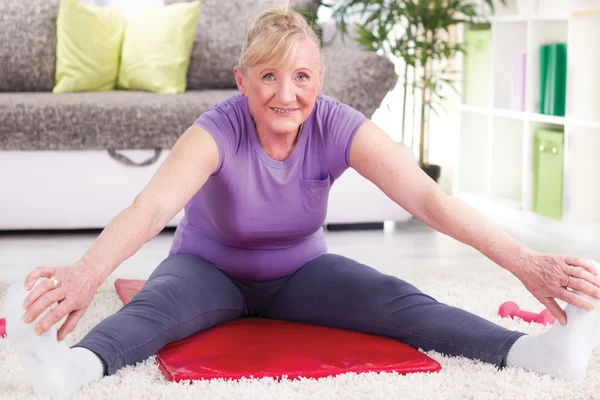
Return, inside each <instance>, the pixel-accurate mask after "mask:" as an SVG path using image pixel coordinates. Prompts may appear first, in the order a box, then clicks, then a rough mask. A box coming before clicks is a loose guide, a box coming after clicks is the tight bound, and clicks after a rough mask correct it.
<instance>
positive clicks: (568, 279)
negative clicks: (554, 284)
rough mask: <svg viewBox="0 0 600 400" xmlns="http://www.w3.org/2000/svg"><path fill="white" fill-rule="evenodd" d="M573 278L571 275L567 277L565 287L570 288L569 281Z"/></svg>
mask: <svg viewBox="0 0 600 400" xmlns="http://www.w3.org/2000/svg"><path fill="white" fill-rule="evenodd" d="M571 278H572V276H571V275H569V277H568V278H567V281H566V282H565V289H568V288H569V282H571Z"/></svg>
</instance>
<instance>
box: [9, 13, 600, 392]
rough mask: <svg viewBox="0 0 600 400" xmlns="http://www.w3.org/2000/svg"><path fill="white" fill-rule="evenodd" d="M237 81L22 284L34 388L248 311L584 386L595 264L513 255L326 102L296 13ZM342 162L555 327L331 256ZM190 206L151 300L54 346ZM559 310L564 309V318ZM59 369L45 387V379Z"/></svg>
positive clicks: (264, 21) (21, 346)
mask: <svg viewBox="0 0 600 400" xmlns="http://www.w3.org/2000/svg"><path fill="white" fill-rule="evenodd" d="M234 73H235V78H236V81H237V85H238V88H239V91H240V93H239V94H237V95H235V96H232V97H230V98H228V99H226V100H224V101H222V102H220V103H218V104H216V105H215V106H213V107H212V108H210V109H209V110H208V111H207V112H206V113H204V114H202V115H201V116H200V117H199V118H198V120H197V121H196V122H195V123H194V124H193V126H192V127H190V128H189V129H188V130H187V131H186V132H185V133H184V134H183V135H182V137H181V138H180V139H179V141H178V142H177V144H176V145H175V146H174V148H173V150H172V152H171V153H170V155H169V157H168V158H167V159H166V160H165V162H164V163H163V165H161V167H160V169H159V170H158V171H157V173H156V174H155V176H154V177H153V178H152V180H151V181H150V183H149V184H148V185H147V187H145V188H144V190H143V191H142V192H141V193H140V194H139V195H138V196H137V197H136V199H135V201H134V203H133V204H132V205H131V206H130V207H128V208H127V209H125V210H124V211H122V212H121V213H120V214H118V215H117V216H116V217H115V218H114V220H113V221H111V223H110V224H109V226H108V227H107V228H106V229H105V230H104V231H103V232H102V234H101V235H100V236H99V237H98V239H97V240H96V242H95V243H94V244H93V246H92V247H91V248H90V249H89V251H88V252H87V253H86V254H85V255H84V256H83V257H82V259H81V260H80V261H79V262H77V263H76V264H75V265H71V266H65V267H62V268H48V267H40V268H37V269H36V270H34V271H33V272H32V273H30V274H29V275H28V276H27V278H26V280H25V288H20V287H13V288H11V292H10V293H9V295H8V297H7V321H8V324H7V325H8V326H7V328H8V334H9V337H10V339H11V342H14V344H15V348H16V349H17V353H18V354H19V356H20V357H21V358H22V360H23V363H24V364H25V365H26V366H27V368H28V369H29V370H30V371H31V374H32V376H33V377H34V378H33V379H32V381H33V385H34V387H35V389H36V392H38V393H39V394H69V393H71V392H73V391H74V390H77V389H78V388H79V387H81V386H82V385H84V384H86V383H88V382H90V381H93V380H95V379H99V378H101V377H102V376H104V375H109V374H114V373H115V371H117V370H118V369H119V368H121V367H123V366H125V365H131V364H135V363H136V362H138V361H141V360H144V359H146V358H147V357H149V356H151V355H153V354H155V353H156V352H157V351H158V350H159V349H160V348H162V347H163V346H165V345H166V344H168V343H170V342H173V341H177V340H180V339H183V338H185V337H188V336H190V335H192V334H194V333H196V332H198V331H201V330H204V329H207V328H210V327H213V326H215V325H217V324H222V323H224V322H227V321H231V320H233V319H236V318H240V317H245V316H256V317H266V318H275V319H282V320H289V321H297V322H303V323H310V324H319V325H326V326H331V327H338V328H344V329H353V330H358V331H362V332H368V333H371V334H375V335H383V336H388V337H392V338H395V339H397V340H400V341H402V342H404V343H407V344H409V345H410V346H413V347H415V348H420V349H424V350H427V351H428V350H435V351H438V352H441V353H444V354H448V355H455V356H465V357H470V358H476V359H479V360H482V361H485V362H488V363H492V364H495V365H496V366H498V367H504V366H522V367H525V368H528V369H530V370H533V371H536V372H540V373H546V374H551V375H553V376H556V377H562V378H566V379H577V378H581V377H582V376H583V375H584V374H585V370H586V367H587V359H588V357H589V354H590V352H591V346H592V331H593V329H594V328H595V322H596V319H597V314H598V311H597V310H598V308H594V306H595V304H596V302H597V300H596V298H597V297H599V292H600V291H599V289H598V286H600V281H599V280H598V278H597V276H596V275H597V273H596V269H595V267H594V265H592V262H591V261H589V260H583V259H580V258H578V257H569V256H560V255H551V254H540V253H537V252H535V251H533V250H531V249H528V248H526V247H524V246H522V245H521V244H519V243H517V242H516V241H514V240H513V239H512V238H510V237H509V236H508V235H506V234H505V233H504V232H502V231H501V230H500V229H498V228H497V227H496V226H494V225H492V224H491V223H490V222H488V221H487V220H485V219H484V218H483V217H482V216H480V215H479V214H477V213H476V212H475V211H473V210H472V209H470V208H468V207H467V206H465V205H464V204H462V203H460V202H458V201H457V200H455V199H453V198H452V197H449V196H447V195H445V194H444V193H443V192H441V191H440V189H439V187H438V186H437V185H436V184H435V183H434V182H433V181H432V180H431V179H430V178H429V177H427V175H425V174H424V173H423V172H422V171H421V170H420V169H419V168H418V166H415V165H414V164H413V163H412V162H410V161H409V160H408V159H407V158H406V157H405V155H404V154H403V153H402V152H401V151H400V150H398V148H397V146H395V145H394V143H393V142H392V141H391V140H390V139H389V138H388V136H387V135H386V134H385V133H384V132H383V131H382V130H381V129H380V128H378V127H377V126H376V125H375V124H374V123H372V122H371V121H369V120H368V119H366V118H365V116H363V115H362V114H361V113H359V112H357V111H355V110H354V109H352V108H350V107H348V106H347V105H344V104H342V103H340V102H339V101H336V100H334V99H333V98H330V97H327V96H324V95H322V94H320V92H321V88H322V85H323V77H324V65H323V59H322V53H321V48H320V46H319V41H318V39H317V37H316V36H315V34H314V32H313V31H312V30H311V28H310V27H309V26H308V25H307V23H306V21H305V20H304V18H303V17H302V16H300V15H298V14H296V13H293V12H288V11H286V10H273V11H270V12H266V13H264V14H262V15H260V16H259V17H258V18H257V19H256V20H255V21H254V23H253V25H252V27H251V29H250V31H249V33H248V37H247V41H246V43H245V45H244V47H243V51H242V54H241V58H240V62H239V66H237V67H236V68H235V70H234ZM349 167H352V168H355V169H356V170H357V171H358V172H359V173H360V174H361V175H363V176H364V177H366V178H367V179H369V180H370V181H372V182H374V183H375V184H376V185H377V186H378V187H379V188H380V189H381V190H382V191H383V192H385V193H386V194H387V195H388V196H389V197H390V198H391V199H393V200H394V201H395V202H397V203H398V204H399V205H400V206H402V207H403V208H404V209H406V210H408V211H409V212H410V213H411V214H413V215H414V216H416V217H417V218H419V219H421V220H422V221H424V222H425V223H426V224H428V225H429V226H431V227H433V228H434V229H437V230H438V231H440V232H443V233H445V234H447V235H450V236H452V237H454V238H455V239H457V240H459V241H461V242H464V243H466V244H469V245H471V246H473V247H474V248H476V249H477V250H479V251H480V252H482V253H483V254H484V255H486V256H487V257H489V258H490V259H491V260H493V261H494V262H496V263H497V264H498V265H499V266H501V267H503V268H506V269H507V270H509V271H510V272H512V273H513V274H514V275H515V276H516V277H518V278H519V279H520V280H521V281H522V282H523V284H524V285H525V287H526V288H527V289H528V290H529V291H530V292H531V293H532V294H533V295H534V296H535V297H536V298H537V299H538V300H539V301H540V302H542V303H543V304H544V305H545V306H547V307H548V308H549V309H550V311H551V312H552V313H553V314H554V315H555V316H557V317H558V319H559V321H560V324H557V325H556V326H554V327H553V328H551V329H550V330H549V331H548V332H546V333H544V334H541V335H538V336H527V335H524V334H523V333H520V332H515V331H511V330H507V329H505V328H502V327H500V326H498V325H495V324H493V323H491V322H489V321H487V320H485V319H482V318H480V317H478V316H476V315H473V314H470V313H468V312H466V311H464V310H461V309H458V308H455V307H451V306H448V305H446V304H442V303H439V302H437V301H436V300H434V299H433V298H431V297H430V296H428V295H426V294H424V293H422V292H420V291H419V290H418V289H417V288H415V287H414V286H412V285H411V284H409V283H407V282H405V281H402V280H400V279H398V278H396V277H393V276H388V275H384V274H382V273H380V272H378V271H377V270H375V269H373V268H370V267H368V266H366V265H363V264H360V263H358V262H356V261H353V260H351V259H348V258H346V257H343V256H340V255H335V254H330V253H328V252H327V248H326V243H325V237H324V234H323V230H322V228H321V227H322V224H323V222H324V218H325V214H326V207H327V196H328V192H329V189H330V186H331V184H332V183H333V182H334V181H335V180H336V179H337V178H338V177H339V176H340V175H341V174H342V173H343V172H344V170H346V169H347V168H349ZM183 207H185V217H184V218H183V220H182V221H181V223H180V225H179V227H178V229H177V231H176V234H175V239H174V242H173V245H172V248H171V251H170V254H169V256H168V257H167V258H166V259H165V260H164V261H163V262H162V263H161V264H160V265H159V266H158V267H157V268H156V270H155V271H154V272H153V273H152V275H151V276H150V278H149V280H148V282H147V284H146V285H145V287H144V288H143V290H142V291H141V292H140V293H139V294H138V295H137V296H136V297H135V298H133V300H132V301H131V302H130V303H129V304H128V305H126V306H125V307H123V308H122V309H121V310H119V311H118V312H117V313H115V314H114V315H111V316H109V317H108V318H106V319H105V320H103V321H102V322H101V323H99V324H98V325H97V326H96V327H94V328H93V329H92V330H91V331H90V332H89V333H88V334H87V336H86V337H85V338H84V339H83V340H82V341H81V342H79V343H78V344H77V345H76V346H75V347H74V348H72V349H69V348H67V347H66V345H64V342H57V341H56V334H57V333H56V328H54V325H55V324H56V323H57V322H58V321H59V320H61V319H62V318H63V317H65V316H67V319H66V321H65V323H64V324H63V325H62V326H61V327H60V329H59V330H58V340H62V339H64V337H65V336H66V335H67V334H68V333H69V332H71V331H72V330H73V329H74V327H75V326H76V324H77V322H78V321H79V319H80V318H81V316H82V315H83V313H84V312H85V310H86V309H87V307H88V306H89V305H90V302H91V300H92V298H93V296H94V292H95V290H96V289H97V288H98V286H99V285H100V284H101V282H102V281H103V280H104V279H105V278H106V277H107V276H108V275H109V274H110V273H111V272H112V271H113V270H115V269H116V268H117V267H118V266H119V264H121V263H122V261H123V260H125V259H127V258H128V257H130V256H132V255H133V254H134V253H135V252H136V251H137V250H138V249H139V248H140V247H141V246H142V245H143V244H144V243H146V242H147V241H149V240H150V239H151V238H153V237H154V236H155V235H156V234H157V233H158V232H160V231H161V230H162V228H163V227H164V226H165V225H166V224H167V222H168V221H170V220H171V219H172V218H173V216H175V215H176V214H177V213H178V212H179V211H180V210H181V209H182V208H183ZM43 277H45V278H49V279H45V280H39V278H43ZM36 281H38V284H37V285H35V286H34V283H35V282H36ZM32 288H33V289H32ZM570 289H574V290H575V291H572V290H570ZM29 291H30V292H29ZM555 299H561V300H564V301H566V302H568V303H570V305H569V306H568V307H567V308H566V314H565V312H564V311H563V310H562V309H561V308H560V307H559V305H558V304H557V302H556V300H555ZM23 303H24V304H23ZM54 303H58V306H57V307H56V308H54V309H52V310H51V311H50V312H48V313H47V314H45V313H42V311H44V310H46V309H47V308H48V307H50V306H51V305H52V304H54ZM22 306H24V307H26V314H25V316H24V321H25V322H22V321H21V319H20V315H19V314H18V309H20V308H21V307H22ZM592 309H593V311H589V310H592ZM567 317H568V322H569V323H568V324H567V325H565V324H566V321H567ZM31 322H34V323H31ZM34 327H35V332H36V333H37V334H38V335H41V336H38V335H35V334H34V333H33V332H34ZM51 327H52V329H50V328H51ZM49 329H50V330H49ZM44 332H46V333H44ZM49 335H50V336H49ZM567 337H568V338H569V340H567ZM44 340H45V341H44ZM49 372H50V373H51V374H52V375H51V379H44V378H42V377H43V376H46V375H47V374H48V373H49Z"/></svg>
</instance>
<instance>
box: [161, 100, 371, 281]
mask: <svg viewBox="0 0 600 400" xmlns="http://www.w3.org/2000/svg"><path fill="white" fill-rule="evenodd" d="M365 120H366V118H365V116H364V115H363V114H362V113H360V112H358V111H356V110H354V109H353V108H351V107H349V106H348V105H345V104H343V103H341V102H339V101H337V100H335V99H333V98H331V97H328V96H325V95H320V96H319V97H318V98H317V101H316V103H315V106H314V108H313V110H312V112H311V114H310V115H309V117H308V119H307V120H306V121H305V123H304V128H303V130H302V135H301V136H300V139H299V141H298V143H297V144H296V147H295V148H294V149H293V151H292V153H291V154H290V156H289V157H288V158H287V159H286V160H285V161H276V160H274V159H272V158H271V157H269V156H268V155H267V153H266V152H265V151H264V149H263V148H262V147H261V145H260V143H259V142H258V140H257V138H256V134H255V131H254V126H253V124H252V118H251V116H250V111H249V108H248V100H247V99H246V98H245V97H242V96H241V95H239V94H236V95H233V96H231V97H229V98H228V99H225V100H223V101H221V102H219V103H217V104H216V105H214V106H213V107H211V108H210V109H208V110H207V111H206V112H205V113H204V114H202V115H201V116H200V117H199V118H198V119H197V120H196V122H195V123H194V125H196V126H200V127H202V128H204V129H205V130H206V131H208V132H209V133H210V134H211V136H212V137H213V138H214V140H215V142H216V143H217V146H218V148H219V155H220V157H219V166H218V168H217V170H216V171H215V172H214V173H213V174H212V175H211V176H210V177H209V179H208V180H207V182H206V183H205V184H204V186H203V187H202V188H201V189H200V190H199V191H198V192H197V193H196V194H195V195H194V197H192V199H191V200H190V201H189V202H188V204H187V205H186V206H185V214H184V217H183V218H182V220H181V221H180V223H179V226H178V227H177V230H176V232H175V238H174V241H173V244H172V247H171V249H170V251H169V255H173V254H195V255H197V256H200V257H202V258H204V259H205V260H207V261H210V262H211V263H213V264H215V265H216V266H217V267H218V268H220V269H221V270H223V271H224V272H225V273H227V274H229V275H232V276H234V277H238V278H245V279H253V280H271V279H277V278H280V277H282V276H286V275H289V274H291V273H293V272H294V271H296V270H298V269H299V268H300V267H302V265H304V264H305V263H307V262H308V261H310V260H312V259H313V258H315V257H317V256H319V255H321V254H323V253H325V252H326V251H327V246H326V243H325V236H324V233H323V229H322V225H323V223H324V221H325V217H326V214H327V198H328V195H329V189H330V187H331V185H332V184H333V182H334V181H335V180H336V179H337V178H339V176H340V175H341V174H342V173H343V172H344V171H345V170H346V169H347V168H348V167H349V166H350V164H349V157H350V143H351V141H352V138H353V137H354V134H355V133H356V131H357V130H358V128H359V127H360V126H361V125H362V124H363V123H364V122H365Z"/></svg>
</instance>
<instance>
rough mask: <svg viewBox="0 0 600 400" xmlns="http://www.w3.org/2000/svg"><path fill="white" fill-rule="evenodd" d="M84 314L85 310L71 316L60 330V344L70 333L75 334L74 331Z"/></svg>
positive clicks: (75, 312)
mask: <svg viewBox="0 0 600 400" xmlns="http://www.w3.org/2000/svg"><path fill="white" fill-rule="evenodd" d="M84 312H85V310H77V311H73V312H72V313H71V314H69V316H68V317H67V319H66V320H65V323H64V324H63V325H62V326H61V327H60V329H59V330H58V341H59V342H60V341H62V340H64V339H65V338H66V337H67V335H68V334H69V333H71V332H73V330H74V329H75V327H76V326H77V324H78V323H79V320H80V319H81V317H83V314H84Z"/></svg>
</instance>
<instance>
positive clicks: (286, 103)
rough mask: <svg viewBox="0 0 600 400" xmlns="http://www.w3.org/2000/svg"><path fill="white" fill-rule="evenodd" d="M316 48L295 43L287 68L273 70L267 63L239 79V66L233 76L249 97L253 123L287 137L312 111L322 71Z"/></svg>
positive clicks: (248, 71)
mask: <svg viewBox="0 0 600 400" xmlns="http://www.w3.org/2000/svg"><path fill="white" fill-rule="evenodd" d="M320 63H321V60H320V56H319V48H318V46H317V44H316V43H314V42H313V41H312V40H310V39H308V38H305V39H302V40H300V41H299V42H298V48H297V50H296V57H295V58H294V59H292V60H290V62H289V63H288V64H287V65H281V66H279V67H278V68H274V67H273V65H270V64H269V63H265V64H259V65H256V66H254V67H252V68H248V69H247V70H246V75H245V76H242V74H241V71H240V69H239V68H238V67H236V68H235V70H234V72H235V76H236V80H237V83H238V87H239V89H240V91H241V92H242V93H246V96H247V97H248V105H249V107H250V112H251V113H252V116H253V117H254V119H255V121H256V124H257V125H258V126H260V127H261V130H263V131H262V132H261V133H263V132H264V130H268V131H269V132H270V133H275V134H290V133H295V132H296V131H297V130H298V127H299V126H300V124H302V123H303V122H304V121H305V120H306V119H307V118H308V116H309V114H310V113H311V111H312V108H313V105H314V104H315V101H316V100H317V97H318V95H319V93H320V92H321V89H322V81H323V79H322V78H323V77H322V68H321V64H320Z"/></svg>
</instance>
